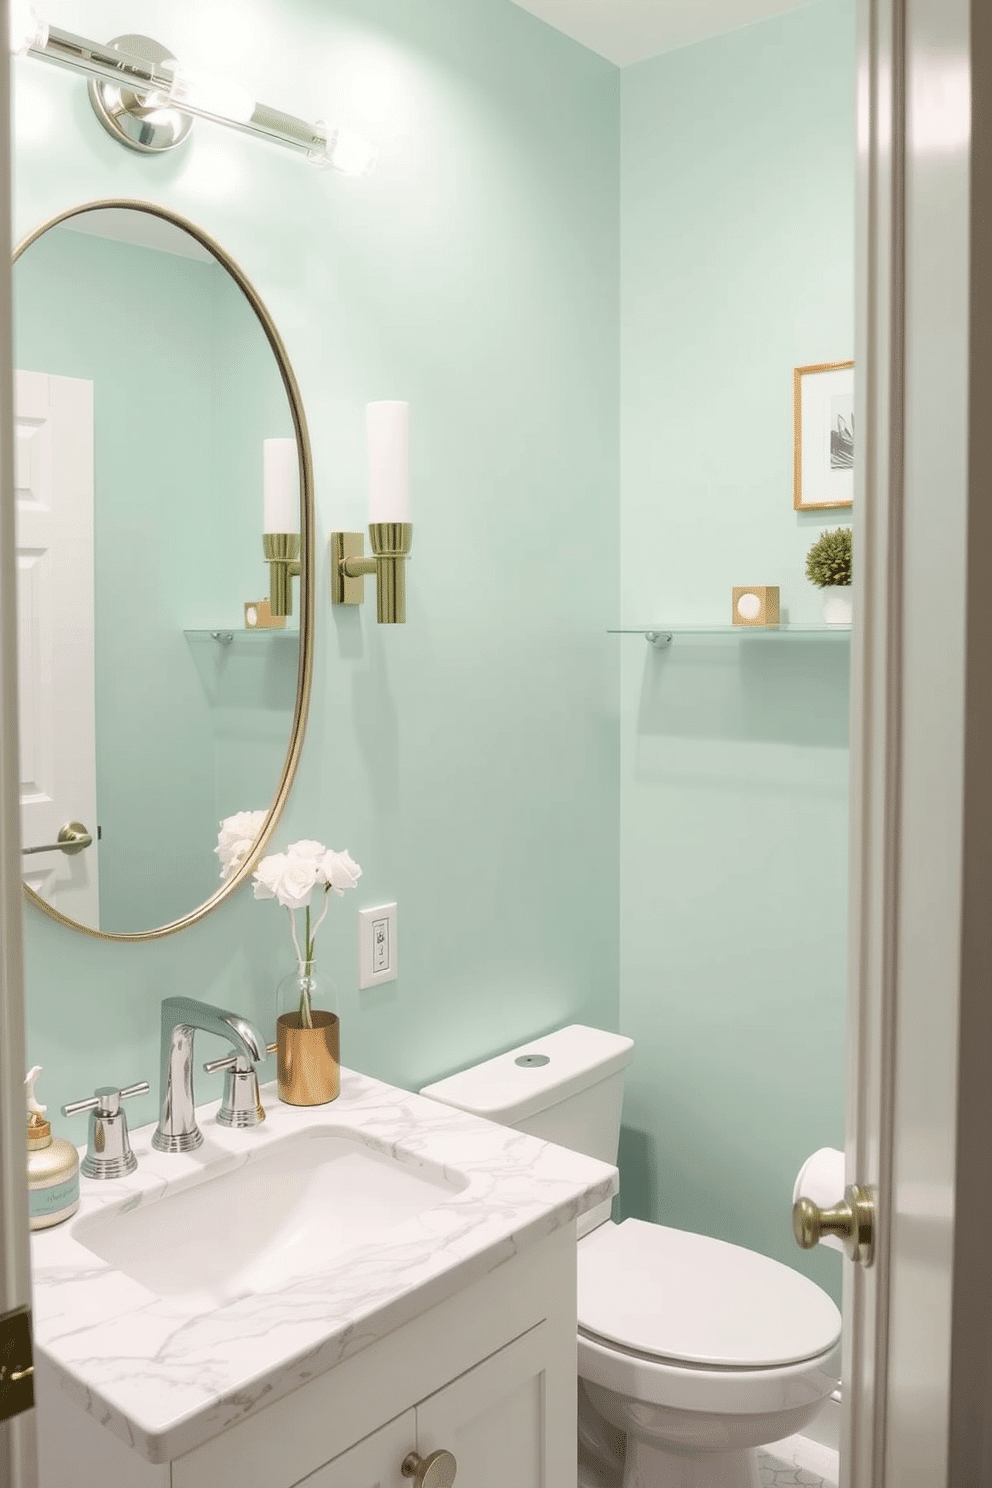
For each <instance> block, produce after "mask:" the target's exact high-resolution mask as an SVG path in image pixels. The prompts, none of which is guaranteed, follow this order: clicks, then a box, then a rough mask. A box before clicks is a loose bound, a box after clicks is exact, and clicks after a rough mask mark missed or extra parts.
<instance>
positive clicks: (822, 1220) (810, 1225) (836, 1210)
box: [792, 1184, 875, 1266]
mask: <svg viewBox="0 0 992 1488" xmlns="http://www.w3.org/2000/svg"><path fill="white" fill-rule="evenodd" d="M792 1233H793V1234H794V1235H795V1237H796V1244H797V1245H799V1246H801V1247H802V1249H803V1250H812V1249H813V1246H814V1245H819V1243H820V1241H821V1240H822V1239H823V1238H824V1237H825V1236H826V1235H835V1236H836V1237H837V1239H838V1240H841V1241H842V1242H843V1245H844V1251H845V1254H846V1255H847V1258H848V1260H850V1261H857V1262H858V1263H859V1265H862V1266H870V1265H871V1263H872V1261H873V1260H874V1258H875V1195H874V1193H873V1192H872V1190H871V1189H870V1188H858V1187H857V1186H856V1185H854V1184H852V1185H851V1187H850V1188H848V1189H847V1191H846V1192H845V1194H844V1198H843V1200H842V1201H841V1203H839V1204H835V1205H834V1207H833V1208H832V1209H820V1208H819V1207H818V1206H817V1205H816V1204H814V1203H813V1201H812V1200H811V1199H797V1200H796V1202H795V1204H793V1206H792Z"/></svg>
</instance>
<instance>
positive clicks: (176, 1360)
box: [31, 1070, 618, 1462]
mask: <svg viewBox="0 0 992 1488" xmlns="http://www.w3.org/2000/svg"><path fill="white" fill-rule="evenodd" d="M262 1103H263V1105H264V1106H265V1109H266V1113H267V1120H266V1121H265V1122H264V1123H263V1125H262V1126H260V1127H258V1128H256V1129H254V1130H252V1131H232V1130H227V1129H225V1128H224V1127H220V1126H218V1125H217V1123H216V1121H215V1120H214V1119H213V1118H214V1116H215V1115H216V1112H217V1109H218V1102H214V1103H213V1104H212V1105H207V1106H201V1107H198V1110H197V1117H198V1120H199V1124H200V1127H201V1129H202V1131H203V1134H204V1143H203V1146H202V1147H200V1148H199V1149H198V1150H197V1151H196V1152H194V1153H191V1154H188V1155H183V1156H175V1155H168V1154H164V1153H159V1152H155V1151H154V1150H153V1149H152V1148H151V1145H150V1143H151V1135H152V1132H153V1130H154V1127H153V1126H147V1127H144V1128H142V1129H141V1130H140V1131H136V1132H133V1133H132V1145H133V1148H134V1152H135V1155H136V1156H137V1158H138V1169H137V1172H135V1173H134V1174H132V1175H131V1176H130V1177H129V1178H124V1179H120V1180H117V1181H112V1182H94V1181H92V1180H90V1179H87V1178H82V1179H81V1192H82V1201H81V1203H80V1207H79V1211H78V1212H77V1214H76V1215H74V1216H73V1218H72V1219H71V1220H69V1221H67V1222H66V1223H65V1224H61V1225H57V1226H55V1227H53V1228H52V1229H49V1230H42V1231H36V1232H35V1233H34V1234H33V1235H32V1237H31V1251H32V1265H33V1274H34V1330H35V1347H36V1349H37V1350H38V1351H39V1352H40V1353H41V1354H43V1355H45V1356H46V1358H47V1359H48V1361H49V1362H50V1363H51V1365H52V1366H53V1368H54V1372H55V1376H56V1378H57V1381H58V1384H59V1386H60V1387H61V1388H62V1389H63V1390H64V1391H65V1393H66V1394H67V1395H68V1396H69V1397H70V1398H71V1399H72V1400H74V1401H75V1402H76V1404H77V1405H79V1406H81V1407H82V1409H83V1410H85V1411H86V1412H88V1413H89V1414H90V1415H91V1416H93V1417H95V1418H96V1419H97V1420H98V1421H100V1422H101V1423H102V1424H103V1425H104V1426H106V1427H107V1428H109V1429H110V1430H111V1431H113V1432H114V1433H115V1434H116V1435H117V1436H118V1437H120V1438H121V1439H122V1440H123V1441H125V1442H127V1443H128V1444H129V1445H130V1446H132V1447H134V1448H135V1450H136V1451H138V1452H139V1453H140V1454H141V1455H142V1456H143V1457H145V1458H147V1459H148V1461H150V1462H167V1461H171V1460H172V1459H174V1458H176V1457H180V1456H182V1455H183V1454H184V1453H185V1452H189V1451H192V1450H193V1449H194V1448H196V1447H198V1446H200V1445H202V1444H203V1443H204V1442H206V1441H208V1440H210V1438H211V1437H213V1436H216V1435H217V1434H218V1432H220V1431H223V1430H224V1429H225V1428H227V1427H228V1426H231V1425H233V1424H234V1423H235V1422H237V1421H239V1420H243V1419H244V1418H246V1417H247V1416H250V1415H252V1414H253V1413H254V1412H255V1411H257V1410H260V1409H262V1408H263V1407H264V1406H266V1405H269V1404H271V1403H272V1401H274V1400H276V1399H278V1398H279V1397H280V1396H281V1395H285V1394H288V1393H289V1391H290V1390H293V1389H295V1388H296V1387H297V1386H298V1385H300V1384H302V1383H303V1382H304V1381H306V1380H308V1379H312V1378H313V1377H314V1376H315V1375H319V1374H322V1373H323V1372H325V1371H326V1370H328V1369H332V1368H333V1367H334V1366H335V1364H338V1363H340V1361H341V1360H343V1359H346V1358H349V1357H350V1356H351V1355H353V1354H356V1353H358V1352H359V1351H360V1350H361V1349H363V1348H365V1347H367V1346H368V1345H369V1344H370V1343H372V1342H373V1341H374V1340H376V1339H378V1338H382V1337H383V1336H385V1335H386V1334H388V1333H390V1332H392V1331H393V1330H394V1329H395V1328H397V1327H399V1326H401V1325H402V1324H403V1323H406V1322H408V1321H409V1320H410V1319H411V1318H414V1317H417V1316H419V1315H420V1314H421V1313H423V1312H426V1311H427V1310H428V1309H429V1308H431V1307H433V1306H435V1305H436V1304H437V1303H438V1302H441V1301H443V1300H444V1299H445V1298H447V1297H450V1296H452V1295H453V1294H454V1293H456V1292H458V1291H460V1290H461V1289H462V1288H463V1287H465V1286H468V1285H470V1284H471V1283H472V1282H474V1281H476V1280H477V1279H478V1278H479V1277H481V1276H483V1275H485V1274H486V1273H487V1272H490V1271H492V1270H494V1269H495V1268H496V1267H497V1266H499V1265H500V1264H501V1263H502V1262H504V1261H506V1260H508V1259H509V1258H510V1257H512V1256H513V1255H516V1254H517V1253H518V1252H519V1251H520V1250H522V1249H523V1248H524V1247H525V1246H526V1245H528V1244H530V1243H533V1242H534V1241H536V1240H539V1239H542V1238H543V1237H544V1236H546V1235H548V1234H550V1233H551V1232H552V1231H554V1230H556V1229H558V1228H560V1227H561V1226H562V1225H566V1224H568V1223H570V1222H571V1221H572V1220H574V1219H576V1218H577V1217H578V1216H579V1215H580V1214H584V1213H585V1212H586V1211H587V1210H589V1209H592V1208H594V1207H595V1206H596V1205H597V1204H600V1203H602V1202H604V1200H606V1199H608V1198H609V1197H610V1196H611V1195H612V1194H614V1193H615V1192H616V1191H617V1187H618V1180H617V1173H616V1169H615V1168H612V1167H609V1166H608V1165H607V1164H605V1163H601V1162H597V1161H595V1160H594V1159H592V1158H587V1157H583V1156H581V1155H580V1154H578V1153H573V1152H569V1151H567V1150H566V1149H565V1148H562V1147H556V1146H553V1145H552V1144H550V1143H547V1142H542V1141H539V1140H538V1139H537V1138H535V1137H530V1136H527V1135H525V1134H524V1133H521V1132H517V1131H514V1130H512V1128H509V1127H502V1126H495V1125H493V1124H492V1123H491V1122H488V1121H482V1120H480V1119H479V1118H478V1117H475V1116H470V1115H467V1114H466V1113H465V1112H463V1111H457V1110H455V1109H453V1108H451V1107H448V1106H442V1105H440V1104H438V1103H437V1102H435V1101H430V1100H427V1099H425V1098H424V1097H422V1096H419V1095H412V1094H411V1093H410V1092H409V1091H406V1090H399V1089H397V1088H395V1087H394V1086H391V1085H385V1084H383V1083H382V1082H381V1081H379V1080H373V1079H370V1078H368V1077H367V1076H364V1075H359V1074H355V1073H353V1072H351V1071H349V1070H342V1077H341V1095H340V1097H339V1098H338V1099H337V1100H336V1101H335V1102H334V1103H333V1104H332V1105H329V1106H320V1107H312V1108H299V1107H294V1106H286V1105H283V1104H282V1103H281V1102H280V1101H279V1099H278V1096H277V1094H276V1088H275V1085H274V1084H271V1085H267V1086H264V1087H263V1089H262ZM315 1126H321V1127H324V1128H333V1129H334V1130H335V1131H338V1132H342V1133H347V1134H348V1135H351V1136H354V1137H357V1138H359V1139H360V1140H362V1141H367V1142H368V1143H369V1144H370V1145H371V1144H374V1145H375V1147H376V1148H377V1149H378V1150H380V1151H382V1150H388V1151H389V1152H391V1153H392V1154H394V1155H396V1156H399V1157H401V1158H402V1159H403V1161H404V1162H408V1163H413V1164H414V1165H416V1164H417V1163H418V1162H422V1163H423V1164H425V1165H426V1166H428V1167H429V1168H431V1169H435V1170H436V1169H438V1168H441V1169H444V1170H446V1171H450V1172H453V1173H457V1174H459V1175H460V1176H461V1180H462V1181H464V1180H465V1179H467V1183H465V1186H464V1187H462V1188H461V1189H460V1191H458V1192H451V1193H446V1194H444V1195H443V1196H442V1199H441V1202H439V1203H438V1204H437V1205H435V1206H434V1207H433V1208H430V1209H428V1210H427V1211H426V1212H423V1213H420V1214H418V1215H416V1216H415V1217H413V1218H410V1219H407V1220H404V1221H402V1222H401V1223H400V1224H398V1225H394V1226H391V1227H390V1229H389V1232H388V1234H385V1233H384V1234H383V1236H382V1239H381V1241H376V1242H373V1243H371V1244H369V1243H366V1244H363V1245H362V1246H360V1247H357V1248H355V1249H352V1250H351V1251H346V1252H344V1253H339V1254H337V1255H334V1256H333V1257H332V1258H331V1259H330V1260H329V1261H328V1263H327V1265H326V1267H323V1268H322V1269H320V1270H318V1271H316V1272H310V1273H308V1274H306V1275H299V1274H290V1275H287V1276H285V1277H284V1278H281V1279H280V1280H279V1282H278V1284H277V1285H275V1286H269V1287H267V1288H266V1289H264V1290H261V1291H258V1292H254V1293H252V1294H250V1295H248V1296H242V1297H239V1298H237V1299H236V1300H233V1301H230V1302H227V1303H226V1304H225V1303H221V1304H218V1302H217V1301H216V1300H210V1299H207V1298H204V1297H203V1296H188V1295H187V1296H168V1297H162V1296H158V1295H156V1294H155V1293H153V1292H152V1291H150V1290H148V1289H147V1288H145V1287H144V1286H143V1285H141V1284H140V1283H139V1282H138V1281H136V1280H134V1279H132V1278H131V1277H129V1276H126V1275H125V1274H124V1273H123V1272H121V1271H118V1270H115V1269H114V1268H113V1267H112V1266H111V1265H109V1264H107V1263H105V1262H104V1261H102V1260H101V1259H100V1258H99V1257H98V1256H97V1255H96V1254H95V1253H94V1252H93V1251H92V1250H89V1249H87V1248H86V1246H85V1245H83V1244H82V1243H81V1241H80V1239H79V1238H78V1237H77V1234H76V1231H77V1230H78V1228H79V1225H80V1224H81V1223H82V1222H83V1221H85V1220H86V1219H87V1218H89V1217H90V1216H92V1215H94V1214H97V1213H99V1212H100V1211H101V1210H103V1209H105V1208H106V1207H107V1206H117V1207H119V1208H121V1209H127V1210H131V1209H134V1208H136V1207H137V1206H139V1205H145V1204H154V1203H155V1202H156V1200H158V1199H161V1198H162V1197H163V1196H164V1195H165V1194H166V1193H167V1192H169V1191H170V1190H171V1191H174V1190H176V1189H177V1188H186V1187H189V1186H190V1185H192V1184H198V1183H200V1182H203V1181H206V1180H208V1179H209V1178H210V1177H211V1176H214V1174H215V1173H216V1174H222V1173H230V1172H232V1171H235V1170H236V1169H237V1168H239V1167H240V1166H241V1165H243V1164H245V1163H250V1162H251V1161H252V1159H253V1158H254V1157H257V1156H259V1155H261V1154H263V1153H265V1152H266V1151H267V1150H268V1149H269V1148H270V1147H271V1146H272V1143H273V1142H276V1141H278V1140H279V1139H281V1138H285V1137H287V1136H290V1135H292V1134H294V1133H298V1132H301V1131H304V1130H306V1129H307V1128H313V1127H315ZM81 1150H82V1149H81ZM84 1233H85V1230H84Z"/></svg>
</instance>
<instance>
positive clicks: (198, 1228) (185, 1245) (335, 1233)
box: [75, 1127, 468, 1310]
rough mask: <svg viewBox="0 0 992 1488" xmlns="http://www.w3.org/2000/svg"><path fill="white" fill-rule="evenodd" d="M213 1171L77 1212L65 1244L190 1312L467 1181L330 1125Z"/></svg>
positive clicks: (315, 1267) (389, 1227)
mask: <svg viewBox="0 0 992 1488" xmlns="http://www.w3.org/2000/svg"><path fill="white" fill-rule="evenodd" d="M394 1150H395V1149H394ZM221 1166H222V1171H220V1172H219V1173H217V1174H216V1175H211V1173H210V1171H209V1168H208V1169H207V1170H206V1172H205V1173H204V1176H203V1178H202V1179H201V1180H200V1181H195V1182H193V1183H191V1184H189V1185H188V1186H185V1187H182V1188H178V1189H174V1190H171V1191H167V1192H166V1193H165V1194H163V1195H162V1196H161V1197H160V1198H156V1199H153V1200H151V1201H150V1202H146V1203H143V1204H142V1205H141V1206H140V1207H138V1208H130V1209H125V1208H121V1207H118V1206H113V1207H110V1208H107V1209H103V1210H102V1211H100V1212H99V1213H97V1214H93V1215H90V1216H87V1217H86V1218H84V1219H82V1220H81V1221H80V1222H79V1223H78V1224H77V1225H76V1228H75V1236H76V1239H77V1240H78V1241H79V1242H80V1244H82V1245H85V1246H86V1247H87V1249H88V1250H91V1251H92V1252H93V1253H94V1255H97V1256H99V1257H100V1259H101V1260H103V1261H106V1262H107V1263H108V1264H109V1265H110V1266H112V1267H113V1268H114V1269H115V1270H117V1271H120V1272H123V1274H124V1275H125V1276H129V1277H130V1278H131V1279H132V1280H134V1281H137V1282H139V1283H140V1284H141V1285H142V1286H144V1287H147V1288H148V1290H149V1291H151V1292H154V1293H155V1294H156V1295H157V1296H159V1297H171V1298H175V1299H176V1300H177V1301H180V1300H181V1301H187V1300H188V1301H189V1303H190V1304H191V1305H195V1308H196V1310H200V1309H201V1308H202V1307H203V1305H204V1304H205V1303H212V1304H213V1305H214V1306H216V1305H221V1306H223V1305H226V1304H227V1303H230V1302H234V1301H236V1300H237V1299H238V1298H240V1297H245V1296H250V1295H251V1294H253V1293H257V1292H264V1291H269V1290H271V1289H273V1288H275V1287H277V1286H285V1285H286V1284H287V1283H288V1282H291V1281H292V1280H293V1279H294V1278H297V1277H300V1276H305V1275H308V1274H313V1273H315V1272H318V1271H324V1270H326V1269H327V1268H328V1264H329V1262H332V1261H333V1259H334V1258H335V1257H336V1256H339V1255H343V1254H344V1252H345V1251H349V1250H353V1249H354V1248H355V1247H356V1246H361V1245H367V1244H368V1243H370V1242H371V1241H373V1240H375V1241H378V1242H379V1243H380V1244H381V1241H382V1237H383V1234H384V1232H385V1233H386V1234H388V1233H390V1232H392V1231H393V1230H394V1229H395V1227H396V1226H397V1225H399V1224H402V1223H403V1222H404V1221H405V1220H409V1219H412V1218H414V1217H415V1216H416V1215H418V1214H422V1213H424V1212H425V1211H427V1210H431V1209H434V1208H436V1207H437V1205H438V1204H440V1203H443V1201H444V1200H445V1199H446V1198H447V1197H449V1196H450V1195H451V1194H454V1193H458V1192H460V1191H461V1190H462V1189H463V1188H465V1187H466V1186H467V1184H468V1179H467V1178H466V1177H463V1176H462V1175H460V1174H457V1175H454V1176H452V1175H451V1174H450V1173H449V1172H448V1170H442V1169H441V1168H440V1167H437V1166H436V1165H435V1164H431V1163H424V1162H421V1161H419V1160H417V1159H414V1158H406V1159H404V1158H402V1157H397V1156H394V1155H393V1152H392V1151H379V1150H376V1148H375V1147H373V1146H370V1145H369V1144H368V1143H367V1142H366V1141H363V1140H361V1139H360V1138H358V1137H356V1136H354V1135H353V1134H351V1133H345V1132H342V1131H340V1130H335V1129H334V1128H333V1127H310V1128H308V1129H307V1130H305V1131H302V1132H297V1133H294V1134H293V1135H291V1136H287V1137H283V1138H281V1139H280V1140H278V1141H276V1142H273V1143H272V1144H271V1145H270V1146H268V1147H267V1148H265V1149H264V1150H263V1151H262V1152H260V1153H259V1154H258V1155H257V1156H255V1157H253V1158H252V1160H251V1161H250V1162H247V1163H244V1164H242V1165H241V1166H240V1167H237V1168H235V1169H234V1171H231V1170H230V1165H229V1160H228V1161H224V1160H222V1164H221Z"/></svg>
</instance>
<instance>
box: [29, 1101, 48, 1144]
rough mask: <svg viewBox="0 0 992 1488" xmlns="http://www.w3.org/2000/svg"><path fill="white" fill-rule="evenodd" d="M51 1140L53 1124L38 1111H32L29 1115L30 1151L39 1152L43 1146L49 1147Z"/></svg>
mask: <svg viewBox="0 0 992 1488" xmlns="http://www.w3.org/2000/svg"><path fill="white" fill-rule="evenodd" d="M51 1141H52V1128H51V1124H50V1123H49V1122H47V1121H46V1120H45V1118H44V1116H40V1115H39V1114H38V1112H37V1111H32V1113H31V1115H30V1116H29V1117H28V1151H29V1152H38V1151H40V1149H41V1148H42V1147H49V1146H50V1145H51Z"/></svg>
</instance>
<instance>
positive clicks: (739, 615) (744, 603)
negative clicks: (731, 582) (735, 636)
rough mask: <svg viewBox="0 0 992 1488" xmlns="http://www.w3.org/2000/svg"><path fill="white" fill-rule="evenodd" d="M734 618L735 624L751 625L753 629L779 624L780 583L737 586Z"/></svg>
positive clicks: (735, 589)
mask: <svg viewBox="0 0 992 1488" xmlns="http://www.w3.org/2000/svg"><path fill="white" fill-rule="evenodd" d="M732 619H733V622H734V624H735V625H745V626H750V627H751V628H752V629H761V628H763V627H764V628H767V627H769V626H775V625H778V623H779V592H778V585H777V584H751V585H749V586H741V587H737V586H735V588H734V606H733V615H732Z"/></svg>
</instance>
